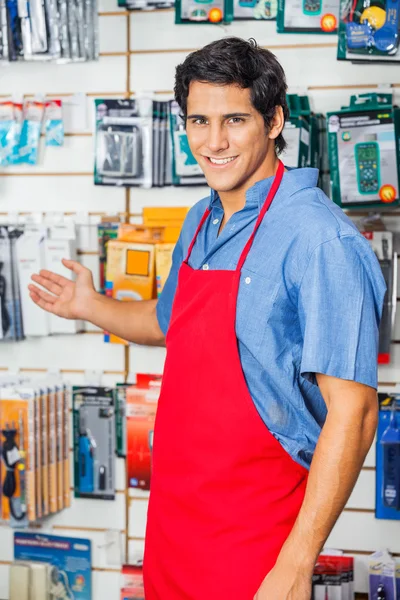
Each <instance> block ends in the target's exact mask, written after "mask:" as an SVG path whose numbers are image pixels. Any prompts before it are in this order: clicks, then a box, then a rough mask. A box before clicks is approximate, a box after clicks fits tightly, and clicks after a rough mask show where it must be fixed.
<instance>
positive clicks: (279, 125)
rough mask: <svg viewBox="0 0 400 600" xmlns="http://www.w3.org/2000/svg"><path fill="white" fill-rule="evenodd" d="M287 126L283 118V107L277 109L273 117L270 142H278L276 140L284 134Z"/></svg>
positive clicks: (269, 134) (269, 135)
mask: <svg viewBox="0 0 400 600" xmlns="http://www.w3.org/2000/svg"><path fill="white" fill-rule="evenodd" d="M284 125H285V118H284V116H283V109H282V106H277V107H276V108H275V114H274V116H273V117H272V120H271V123H270V128H269V133H268V137H269V139H270V140H276V138H277V137H278V136H279V135H280V134H281V133H282V129H283V127H284Z"/></svg>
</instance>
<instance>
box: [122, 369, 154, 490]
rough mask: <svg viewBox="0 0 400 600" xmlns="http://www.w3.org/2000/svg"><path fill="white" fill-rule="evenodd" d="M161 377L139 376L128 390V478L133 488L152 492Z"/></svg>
mask: <svg viewBox="0 0 400 600" xmlns="http://www.w3.org/2000/svg"><path fill="white" fill-rule="evenodd" d="M160 387H161V376H154V375H139V374H138V375H137V382H136V385H135V386H130V387H128V388H127V390H126V427H127V477H128V485H129V487H131V488H139V489H142V490H149V489H150V479H151V452H152V447H153V435H154V422H155V416H156V411H157V402H158V398H159V395H160Z"/></svg>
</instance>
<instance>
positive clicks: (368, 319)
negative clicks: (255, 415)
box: [157, 169, 386, 468]
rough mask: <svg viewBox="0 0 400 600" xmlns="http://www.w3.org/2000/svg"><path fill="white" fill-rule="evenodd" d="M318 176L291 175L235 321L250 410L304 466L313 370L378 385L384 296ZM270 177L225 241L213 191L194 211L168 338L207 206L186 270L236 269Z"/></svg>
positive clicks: (313, 431) (310, 440) (316, 422)
mask: <svg viewBox="0 0 400 600" xmlns="http://www.w3.org/2000/svg"><path fill="white" fill-rule="evenodd" d="M317 178H318V171H317V170H316V169H294V170H291V171H289V172H285V174H284V176H283V180H282V183H281V186H280V189H279V191H278V193H277V195H276V197H275V199H274V201H273V203H272V206H271V208H270V210H269V211H268V213H267V215H266V217H265V218H264V220H263V222H262V224H261V226H260V228H259V230H258V232H257V235H256V237H255V240H254V243H253V246H252V249H251V251H250V254H249V256H248V257H247V260H246V262H245V264H244V267H243V269H242V275H241V281H240V287H239V295H238V301H237V316H236V334H237V338H238V346H239V353H240V358H241V363H242V368H243V372H244V376H245V379H246V382H247V385H248V388H249V391H250V394H251V397H252V399H253V401H254V404H255V406H256V408H257V410H258V412H259V414H260V416H261V418H262V419H263V421H264V422H265V424H266V426H267V427H268V428H269V430H270V431H271V433H272V434H273V435H274V436H275V437H276V438H277V439H278V440H279V442H280V443H281V444H282V446H283V447H284V448H285V450H286V451H287V452H288V453H289V454H290V455H291V456H292V457H293V459H294V460H296V461H297V462H298V463H300V464H302V465H303V466H305V467H307V468H308V467H309V466H310V463H311V460H312V457H313V453H314V449H315V446H316V443H317V440H318V437H319V435H320V432H321V428H322V426H323V424H324V421H325V418H326V414H327V409H326V405H325V402H324V400H323V398H322V395H321V393H320V390H319V388H318V385H317V382H316V378H315V373H324V374H326V375H331V376H333V377H338V378H340V379H347V380H353V381H357V382H360V383H363V384H366V385H368V386H371V387H374V388H376V387H377V355H378V328H379V322H380V318H381V312H382V305H383V299H384V295H385V290H386V286H385V282H384V279H383V276H382V272H381V269H380V266H379V263H378V261H377V259H376V257H375V254H374V253H373V251H372V249H371V248H370V246H369V243H368V242H367V241H366V240H365V239H364V237H363V236H362V235H361V234H360V233H359V232H358V230H357V229H356V227H355V225H354V224H353V223H352V222H351V221H350V219H349V218H348V217H347V216H346V215H345V214H344V213H343V211H342V210H341V209H340V208H339V207H338V206H336V205H335V204H334V203H333V202H332V201H331V200H329V198H327V197H326V196H325V195H324V193H323V192H322V191H321V190H320V189H318V188H317V187H315V186H316V183H317ZM272 180H273V178H268V179H265V180H263V181H259V182H258V183H256V184H255V185H254V186H253V187H252V188H251V189H250V190H248V192H247V194H246V204H245V206H244V208H243V209H242V210H240V211H239V212H237V213H235V214H234V215H233V216H232V217H231V219H229V221H228V222H227V223H226V225H225V227H224V229H223V230H222V232H221V234H220V235H219V236H218V230H219V227H220V222H221V219H222V217H223V208H222V205H221V201H220V199H219V197H218V194H217V193H216V192H214V191H211V195H210V196H209V197H208V198H204V199H203V200H201V201H200V202H198V203H197V204H196V205H195V206H194V207H193V208H192V209H191V210H190V211H189V213H188V215H187V218H186V221H185V223H184V226H183V228H182V232H181V236H180V239H179V241H178V243H177V245H176V248H175V251H174V255H173V265H172V269H171V272H170V275H169V278H168V280H167V282H166V284H165V287H164V290H163V292H162V294H161V297H160V298H159V301H158V305H157V314H158V320H159V323H160V327H161V329H162V330H163V332H164V333H166V332H167V329H168V324H169V320H170V316H171V309H172V303H173V299H174V295H175V290H176V285H177V277H178V271H179V267H180V265H181V263H182V261H183V260H184V259H185V258H186V255H187V251H188V247H189V244H190V242H191V240H192V238H193V235H194V233H195V231H196V228H197V226H198V223H199V221H200V219H201V217H202V215H203V213H204V211H205V209H206V208H207V207H208V206H210V208H211V214H210V216H209V217H208V219H207V221H206V223H205V224H204V226H203V228H202V230H201V231H200V233H199V236H198V238H197V241H196V243H195V245H194V248H193V251H192V254H191V257H190V261H189V264H190V266H191V267H192V268H194V269H201V268H202V267H203V266H204V265H205V264H207V265H208V267H209V269H235V267H236V264H237V262H238V260H239V256H240V254H241V252H242V249H243V247H244V246H245V244H246V242H247V240H248V238H249V237H250V235H251V232H252V230H253V227H254V225H255V221H256V219H257V216H258V214H259V211H260V209H261V207H262V205H263V203H264V201H265V198H266V196H267V193H268V191H269V189H270V187H271V184H272ZM223 325H224V324H223V323H221V326H223ZM210 343H212V340H210ZM209 368H210V369H212V368H213V365H210V366H209ZM228 368H229V366H228ZM343 401H346V399H345V398H344V399H343Z"/></svg>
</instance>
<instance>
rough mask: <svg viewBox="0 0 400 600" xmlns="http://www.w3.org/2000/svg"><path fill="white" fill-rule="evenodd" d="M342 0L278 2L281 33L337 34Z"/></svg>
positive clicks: (290, 0)
mask: <svg viewBox="0 0 400 600" xmlns="http://www.w3.org/2000/svg"><path fill="white" fill-rule="evenodd" d="M339 4H340V0H323V1H322V0H278V16H277V29H278V32H279V33H325V34H326V33H335V32H336V31H337V27H338V19H339Z"/></svg>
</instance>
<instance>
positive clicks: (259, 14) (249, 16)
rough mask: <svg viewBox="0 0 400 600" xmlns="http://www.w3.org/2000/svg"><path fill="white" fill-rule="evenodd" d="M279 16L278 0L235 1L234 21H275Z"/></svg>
mask: <svg viewBox="0 0 400 600" xmlns="http://www.w3.org/2000/svg"><path fill="white" fill-rule="evenodd" d="M277 14H278V0H234V1H233V19H234V21H254V19H256V20H258V21H262V20H265V21H273V20H275V19H276V16H277Z"/></svg>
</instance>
